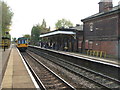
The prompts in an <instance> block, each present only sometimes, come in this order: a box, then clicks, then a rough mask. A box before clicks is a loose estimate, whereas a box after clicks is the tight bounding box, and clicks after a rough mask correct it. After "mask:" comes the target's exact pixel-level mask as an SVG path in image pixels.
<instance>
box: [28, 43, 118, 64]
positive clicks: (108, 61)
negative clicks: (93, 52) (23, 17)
mask: <svg viewBox="0 0 120 90" xmlns="http://www.w3.org/2000/svg"><path fill="white" fill-rule="evenodd" d="M29 46H31V47H36V48H41V47H39V46H32V45H29ZM41 49H46V48H41ZM46 50H49V51H52V52H56V53H61V54H64V55H68V56H73V57H79V58H81V59H82V58H83V59H86V60H90V61H93V62H98V63H104V64H109V65H113V66H120V61H119V60H117V59H108V58H99V57H93V56H88V55H84V54H81V53H74V52H66V51H60V50H53V49H46Z"/></svg>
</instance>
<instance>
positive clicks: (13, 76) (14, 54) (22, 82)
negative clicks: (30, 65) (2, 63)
mask: <svg viewBox="0 0 120 90" xmlns="http://www.w3.org/2000/svg"><path fill="white" fill-rule="evenodd" d="M4 57H5V56H4ZM7 88H9V89H14V88H19V89H22V90H24V89H25V90H26V89H28V88H29V89H32V90H33V89H34V90H36V89H35V88H36V85H35V82H34V79H33V77H32V75H31V73H30V71H28V69H27V66H26V65H25V63H24V61H23V59H22V58H21V55H20V53H19V51H18V50H17V48H16V47H15V46H12V49H11V53H10V56H9V59H8V63H7V67H6V71H5V74H4V77H3V80H2V84H1V89H3V90H4V89H7Z"/></svg>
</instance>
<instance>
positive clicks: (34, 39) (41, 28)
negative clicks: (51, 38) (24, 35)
mask: <svg viewBox="0 0 120 90" xmlns="http://www.w3.org/2000/svg"><path fill="white" fill-rule="evenodd" d="M48 31H50V27H49V28H46V21H45V19H43V21H42V24H41V25H40V24H37V25H35V26H33V27H32V30H31V44H32V45H37V44H38V43H39V41H40V38H39V36H40V34H42V33H46V32H48Z"/></svg>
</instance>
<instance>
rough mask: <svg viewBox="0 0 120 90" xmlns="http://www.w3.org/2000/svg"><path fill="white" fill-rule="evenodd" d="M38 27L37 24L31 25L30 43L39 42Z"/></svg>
mask: <svg viewBox="0 0 120 90" xmlns="http://www.w3.org/2000/svg"><path fill="white" fill-rule="evenodd" d="M39 35H40V27H39V26H38V25H36V26H33V28H32V31H31V44H32V45H36V44H37V42H39Z"/></svg>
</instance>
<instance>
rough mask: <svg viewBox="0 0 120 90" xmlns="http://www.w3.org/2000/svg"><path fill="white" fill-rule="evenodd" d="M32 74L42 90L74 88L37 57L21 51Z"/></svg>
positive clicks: (69, 89) (71, 89)
mask: <svg viewBox="0 0 120 90" xmlns="http://www.w3.org/2000/svg"><path fill="white" fill-rule="evenodd" d="M21 54H22V56H23V58H24V59H25V62H26V63H27V65H28V67H29V69H30V70H31V72H32V74H33V76H34V77H35V79H36V81H37V82H38V84H39V87H40V89H42V90H49V89H51V90H59V89H66V90H75V88H74V87H73V86H71V85H70V84H69V83H67V82H66V81H65V80H63V79H62V78H61V77H59V76H58V75H57V74H55V73H54V72H53V71H52V70H50V69H49V68H48V67H47V66H45V65H44V64H43V63H42V62H40V61H39V60H38V59H36V58H35V57H33V56H32V55H30V54H27V53H25V52H24V53H21Z"/></svg>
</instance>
